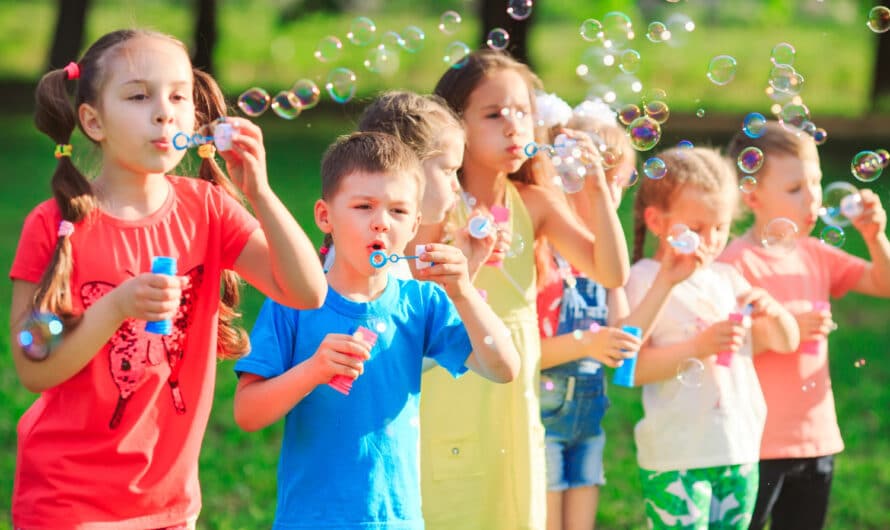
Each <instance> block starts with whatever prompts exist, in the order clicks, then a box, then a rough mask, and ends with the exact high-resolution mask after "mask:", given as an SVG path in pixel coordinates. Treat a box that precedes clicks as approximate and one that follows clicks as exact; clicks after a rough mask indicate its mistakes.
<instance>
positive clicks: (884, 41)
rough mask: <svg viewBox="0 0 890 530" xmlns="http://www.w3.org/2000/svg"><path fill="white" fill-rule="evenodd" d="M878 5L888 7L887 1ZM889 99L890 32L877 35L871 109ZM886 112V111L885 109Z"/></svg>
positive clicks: (889, 5) (889, 4) (889, 3)
mask: <svg viewBox="0 0 890 530" xmlns="http://www.w3.org/2000/svg"><path fill="white" fill-rule="evenodd" d="M880 5H883V6H887V7H890V2H888V0H883V1H882V2H880ZM888 98H890V31H885V32H884V33H879V34H878V51H877V53H876V54H875V68H874V74H873V75H872V81H871V109H872V110H876V109H877V107H878V103H879V102H880V101H881V100H882V99H888ZM885 110H886V109H885Z"/></svg>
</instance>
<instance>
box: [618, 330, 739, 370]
mask: <svg viewBox="0 0 890 530" xmlns="http://www.w3.org/2000/svg"><path fill="white" fill-rule="evenodd" d="M744 341H745V328H744V326H743V325H742V324H741V323H736V322H732V321H730V320H723V321H721V322H717V323H714V324H711V325H710V326H708V327H707V328H705V329H704V330H702V331H701V332H700V333H698V334H697V335H696V336H694V337H692V338H691V339H689V340H686V341H683V342H678V343H676V344H671V345H669V346H661V347H656V346H643V348H642V349H641V350H640V352H639V353H638V354H637V366H636V371H635V372H634V384H636V385H645V384H648V383H656V382H658V381H664V380H667V379H672V378H674V377H676V376H677V372H678V369H679V367H680V366H681V364H682V363H683V362H684V361H686V360H687V359H692V358H696V359H699V358H704V357H708V356H710V355H715V354H717V353H718V352H724V351H729V352H733V353H734V352H736V351H738V350H739V348H740V347H741V346H742V343H744Z"/></svg>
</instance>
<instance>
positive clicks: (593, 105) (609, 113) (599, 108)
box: [572, 98, 618, 123]
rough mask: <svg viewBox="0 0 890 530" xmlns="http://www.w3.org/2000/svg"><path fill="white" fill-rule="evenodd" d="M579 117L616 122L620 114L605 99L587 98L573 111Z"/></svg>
mask: <svg viewBox="0 0 890 530" xmlns="http://www.w3.org/2000/svg"><path fill="white" fill-rule="evenodd" d="M572 112H573V113H574V114H575V116H578V117H579V118H588V119H591V120H594V121H596V122H602V123H614V122H615V120H616V119H618V115H617V114H616V113H615V111H614V110H612V108H611V107H609V105H607V104H606V103H605V102H604V101H603V100H601V99H599V98H596V99H592V100H591V99H585V100H584V101H582V102H581V103H579V104H578V106H577V107H575V108H574V110H573V111H572Z"/></svg>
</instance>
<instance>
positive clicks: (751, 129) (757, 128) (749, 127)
mask: <svg viewBox="0 0 890 530" xmlns="http://www.w3.org/2000/svg"><path fill="white" fill-rule="evenodd" d="M742 132H744V133H745V135H746V136H747V137H748V138H760V137H761V136H763V134H764V133H765V132H766V118H765V117H764V116H763V114H761V113H759V112H751V113H749V114H748V115H747V116H745V120H744V121H743V122H742Z"/></svg>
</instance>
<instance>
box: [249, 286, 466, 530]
mask: <svg viewBox="0 0 890 530" xmlns="http://www.w3.org/2000/svg"><path fill="white" fill-rule="evenodd" d="M359 326H364V327H366V328H368V329H370V330H372V331H374V332H375V333H377V342H376V344H375V345H374V347H373V348H372V349H371V358H370V359H369V360H368V361H366V362H365V366H364V373H363V374H362V375H361V376H359V377H358V379H356V380H355V383H354V384H353V385H352V390H351V391H350V394H349V395H348V396H345V395H343V394H340V393H339V392H337V391H336V390H334V389H333V388H330V387H329V386H327V385H319V386H318V387H317V388H316V389H315V390H313V391H312V392H311V393H309V395H307V396H306V397H305V398H303V400H302V401H300V403H298V404H297V406H295V407H294V408H293V409H292V410H291V411H290V412H289V413H288V414H287V416H286V418H285V427H284V439H283V440H282V444H281V446H282V447H281V457H280V460H279V463H278V508H277V510H276V512H275V525H274V527H273V528H274V529H276V530H277V529H282V530H283V529H289V528H325V529H359V528H361V529H369V528H392V529H421V528H423V516H422V513H421V509H420V481H419V467H420V466H419V460H420V455H419V453H418V445H419V427H420V424H419V422H420V419H419V414H418V406H419V400H420V374H421V360H422V357H423V356H427V357H431V358H433V359H435V360H436V361H437V362H438V363H439V364H440V365H441V366H443V367H444V368H446V369H447V370H448V371H449V372H451V373H452V374H453V375H455V376H458V375H460V374H462V373H463V372H465V371H466V370H467V369H466V367H465V366H464V363H465V362H466V360H467V357H468V356H469V354H470V352H471V350H472V347H471V345H470V339H469V336H468V335H467V331H466V329H465V328H464V325H463V323H462V322H461V321H460V318H459V316H458V315H457V312H456V310H455V308H454V305H453V304H452V303H451V300H450V299H449V298H448V296H447V295H446V294H445V291H443V290H442V288H440V287H439V286H438V285H435V284H433V283H431V282H418V281H416V280H397V279H395V278H393V277H392V276H390V277H389V279H388V283H387V286H386V289H384V291H383V293H382V294H381V295H380V296H379V297H377V299H376V300H373V301H371V302H353V301H351V300H348V299H346V298H344V297H343V296H341V295H340V294H338V293H337V292H335V291H334V290H333V289H331V288H330V287H329V288H328V293H327V297H326V298H325V302H324V305H323V306H322V307H320V308H319V309H314V310H310V311H300V310H296V309H292V308H288V307H285V306H282V305H280V304H278V303H276V302H274V301H272V300H267V301H266V303H265V304H264V305H263V308H262V310H261V311H260V314H259V317H258V318H257V321H256V324H255V325H254V328H253V332H252V333H251V337H250V339H251V352H250V354H248V355H247V356H245V357H243V358H242V359H240V360H239V361H238V362H237V363H235V371H236V372H249V373H252V374H257V375H259V376H261V377H265V378H271V377H275V376H278V375H281V374H282V373H284V372H285V371H287V370H288V369H290V368H291V367H293V366H296V365H297V364H299V363H301V362H303V361H305V360H306V359H308V358H310V357H311V356H312V355H313V354H314V353H315V351H316V349H317V348H318V346H319V344H321V341H322V340H323V339H324V338H325V336H327V335H328V334H329V333H344V334H352V333H354V332H355V330H356V328H357V327H359Z"/></svg>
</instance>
